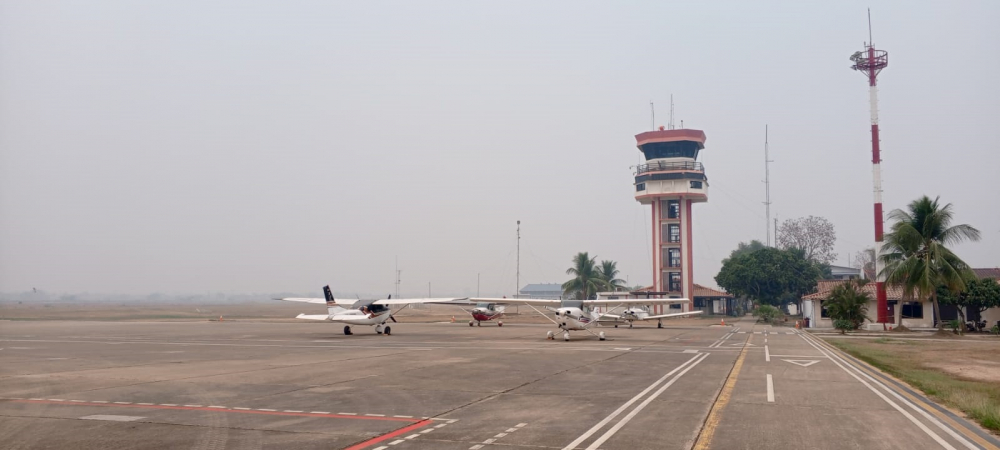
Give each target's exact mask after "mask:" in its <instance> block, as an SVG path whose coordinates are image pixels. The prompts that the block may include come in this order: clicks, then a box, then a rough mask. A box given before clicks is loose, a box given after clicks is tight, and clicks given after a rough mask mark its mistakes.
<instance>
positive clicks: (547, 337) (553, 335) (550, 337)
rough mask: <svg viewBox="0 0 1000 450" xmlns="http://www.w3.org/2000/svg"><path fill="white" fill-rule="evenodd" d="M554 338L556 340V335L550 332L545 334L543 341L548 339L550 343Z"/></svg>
mask: <svg viewBox="0 0 1000 450" xmlns="http://www.w3.org/2000/svg"><path fill="white" fill-rule="evenodd" d="M555 338H556V334H555V333H554V332H552V331H551V330H550V331H549V332H548V333H545V339H548V340H550V341H551V340H553V339H555Z"/></svg>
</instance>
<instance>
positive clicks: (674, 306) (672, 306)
mask: <svg viewBox="0 0 1000 450" xmlns="http://www.w3.org/2000/svg"><path fill="white" fill-rule="evenodd" d="M670 309H681V304H680V303H671V304H670Z"/></svg>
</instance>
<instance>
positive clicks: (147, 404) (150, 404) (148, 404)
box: [136, 403, 224, 408]
mask: <svg viewBox="0 0 1000 450" xmlns="http://www.w3.org/2000/svg"><path fill="white" fill-rule="evenodd" d="M155 404H156V403H136V405H143V406H153V405H155ZM223 408H224V407H223Z"/></svg>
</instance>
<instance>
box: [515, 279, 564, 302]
mask: <svg viewBox="0 0 1000 450" xmlns="http://www.w3.org/2000/svg"><path fill="white" fill-rule="evenodd" d="M518 294H519V295H518V298H544V299H549V300H562V295H563V290H562V285H561V284H559V283H535V284H529V285H526V286H524V287H523V288H521V291H520V292H518Z"/></svg>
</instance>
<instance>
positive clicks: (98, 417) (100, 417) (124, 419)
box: [81, 414, 145, 422]
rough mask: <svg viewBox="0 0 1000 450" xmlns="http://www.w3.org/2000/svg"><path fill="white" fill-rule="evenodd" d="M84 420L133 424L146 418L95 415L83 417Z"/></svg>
mask: <svg viewBox="0 0 1000 450" xmlns="http://www.w3.org/2000/svg"><path fill="white" fill-rule="evenodd" d="M81 419H83V420H110V421H112V422H132V421H135V420H139V419H145V417H140V416H113V415H108V414H95V415H93V416H83V417H81Z"/></svg>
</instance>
